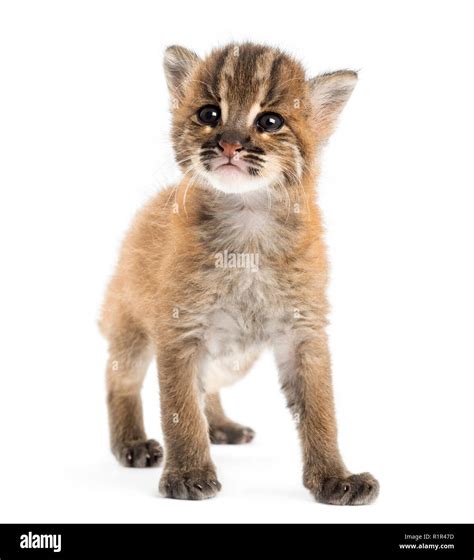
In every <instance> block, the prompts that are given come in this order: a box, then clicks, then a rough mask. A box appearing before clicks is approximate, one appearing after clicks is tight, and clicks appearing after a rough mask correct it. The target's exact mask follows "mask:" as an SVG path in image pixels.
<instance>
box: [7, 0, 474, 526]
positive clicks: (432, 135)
mask: <svg viewBox="0 0 474 560" xmlns="http://www.w3.org/2000/svg"><path fill="white" fill-rule="evenodd" d="M469 7H470V6H469V2H447V1H446V2H436V1H418V2H406V1H400V0H397V1H396V2H377V1H373V2H367V1H360V0H359V1H358V2H339V1H334V0H331V1H330V2H329V1H327V2H318V1H313V2H306V1H296V0H292V1H285V2H282V1H278V0H272V1H269V0H260V1H258V2H256V1H248V0H240V1H239V2H238V3H236V4H235V5H233V4H228V3H227V4H226V3H223V2H222V1H214V0H201V1H200V2H185V3H183V2H163V1H158V0H157V1H155V2H145V1H136V0H134V1H128V2H120V1H113V2H112V1H110V2H105V1H100V0H94V1H84V0H83V1H81V2H64V1H59V0H58V1H56V2H53V1H43V2H34V1H32V2H25V1H21V0H20V1H18V0H17V1H11V2H2V4H1V8H0V53H1V61H0V81H1V85H0V98H1V99H0V112H1V114H0V160H1V165H0V173H1V177H0V189H1V190H0V193H1V200H0V228H1V232H0V243H1V261H0V265H1V273H0V282H1V290H0V298H1V301H0V303H1V315H0V317H1V329H2V332H1V341H2V345H1V348H2V349H1V368H0V521H3V522H14V521H15V522H61V521H63V522H72V521H78V522H117V521H121V522H141V521H146V522H163V521H166V522H170V521H181V522H182V521H188V522H192V521H199V522H206V521H209V522H210V521H220V522H226V521H242V522H243V521H249V522H275V521H280V522H281V521H289V522H473V521H474V519H473V517H474V515H473V512H472V503H473V500H474V485H473V484H472V473H473V471H474V453H473V437H472V430H473V424H474V422H473V421H474V411H473V406H472V396H473V391H474V381H473V373H474V367H473V366H474V355H473V334H474V333H473V320H474V298H473V286H474V267H473V250H472V244H473V240H474V223H473V219H472V214H473V203H474V194H473V191H474V184H473V183H474V181H473V178H474V173H473V168H472V166H473V163H472V162H473V158H472V154H473V142H472V135H473V131H474V118H473V117H474V113H473V97H474V80H473V70H472V53H473V52H474V44H473V42H474V41H473V38H472V14H471V13H470V10H469ZM233 39H234V40H243V39H250V40H252V41H264V42H268V43H271V44H275V45H278V46H281V47H283V48H285V49H287V50H289V51H290V52H291V53H293V54H294V55H296V56H297V57H299V58H301V59H302V60H303V61H304V63H305V65H306V67H307V69H308V72H309V75H314V74H316V73H317V72H321V71H326V70H336V69H339V68H346V67H347V68H353V69H358V70H360V81H359V84H358V86H357V88H356V90H355V92H354V94H353V97H352V98H351V100H350V102H349V104H348V106H347V109H346V110H345V111H344V113H343V115H342V119H341V123H340V126H339V129H338V130H337V132H336V134H335V135H334V137H333V139H332V141H331V143H330V145H329V146H328V148H327V150H326V153H325V158H324V172H323V176H322V180H321V184H320V188H319V193H320V196H319V200H320V204H321V206H322V208H323V212H324V216H325V221H326V225H327V241H328V245H329V251H330V257H331V261H332V282H331V287H330V298H331V302H332V315H331V323H332V325H331V328H330V335H331V348H332V354H333V364H334V381H335V392H336V403H337V411H338V420H339V429H340V443H341V448H342V452H343V455H344V457H345V460H346V462H347V464H348V466H349V467H350V468H351V469H353V470H354V471H356V472H359V471H363V470H370V471H371V472H372V473H373V474H374V475H375V476H377V477H378V478H379V480H380V482H381V494H380V497H379V500H378V502H377V503H376V504H375V505H373V506H371V507H356V508H338V507H332V506H324V505H320V504H317V503H315V502H313V500H312V498H311V496H310V494H309V492H307V491H306V490H305V489H304V488H303V486H302V483H301V472H300V471H301V462H300V454H299V448H298V443H297V438H296V434H295V430H294V428H293V425H292V422H291V419H290V415H289V413H288V411H287V410H286V409H285V405H284V402H283V398H282V396H281V395H280V392H279V388H278V382H277V376H276V371H275V367H274V364H273V360H272V357H271V356H270V355H265V356H264V357H263V358H262V359H261V360H260V361H259V363H258V364H257V365H256V367H255V369H254V370H253V371H252V373H251V374H250V376H249V377H248V378H247V379H245V380H244V381H243V382H242V383H241V384H238V385H236V386H234V387H232V388H230V389H228V390H226V391H225V392H224V400H225V403H226V405H227V408H228V412H229V415H230V416H231V417H233V418H234V419H235V420H237V421H241V422H243V423H246V424H248V425H250V426H252V427H253V428H254V429H255V430H256V431H257V438H256V440H255V441H254V443H252V444H251V445H249V446H237V447H214V448H213V456H214V459H215V462H216V464H217V467H218V471H219V477H220V480H221V482H222V483H223V490H222V492H221V494H220V495H219V496H218V497H217V498H215V499H213V500H209V501H206V502H198V503H191V502H181V501H173V500H165V499H162V498H160V497H159V496H158V493H157V486H158V479H159V476H160V474H161V469H151V470H132V469H124V468H121V467H119V466H118V464H117V463H116V462H115V459H114V458H113V457H112V455H111V454H110V453H109V450H108V431H107V423H106V408H105V391H104V380H103V370H104V363H105V360H106V344H105V341H103V340H102V339H101V337H100V335H99V333H98V330H97V327H96V320H97V316H98V310H99V307H100V303H101V298H102V295H103V291H104V287H105V284H106V282H107V279H108V277H109V276H110V274H111V273H112V270H113V266H114V262H115V259H116V256H117V252H118V248H119V244H120V240H121V238H122V236H123V234H124V232H125V231H126V228H127V226H128V224H129V223H130V220H131V218H132V216H133V214H134V212H135V211H136V209H137V208H139V207H140V206H141V205H142V204H143V202H144V201H145V200H146V199H147V198H148V197H149V196H151V195H152V194H153V193H155V192H156V191H157V190H158V189H159V188H161V187H163V186H164V185H166V184H167V183H169V182H170V181H171V180H173V179H174V178H175V177H176V175H177V173H176V170H175V168H174V164H173V156H172V153H171V151H170V147H169V145H168V132H169V116H168V112H167V107H168V101H167V91H166V87H165V82H164V78H163V72H162V52H163V49H164V47H165V46H166V45H169V44H174V43H178V44H183V45H186V46H188V47H190V48H193V49H195V50H196V51H197V52H198V53H200V54H204V53H206V52H208V51H209V50H210V49H211V48H212V47H214V46H216V45H222V44H225V43H226V42H228V41H229V40H233ZM157 391H158V389H157V382H156V371H155V369H154V368H152V370H151V371H150V375H149V376H148V378H147V381H146V385H145V388H144V401H145V409H146V423H147V428H148V433H149V436H150V437H157V438H161V432H160V427H159V407H158V395H157Z"/></svg>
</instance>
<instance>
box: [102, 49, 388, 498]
mask: <svg viewBox="0 0 474 560" xmlns="http://www.w3.org/2000/svg"><path fill="white" fill-rule="evenodd" d="M165 68H166V72H167V78H168V84H169V88H170V92H171V95H172V107H173V131H172V138H173V143H174V147H175V151H176V157H177V160H178V162H179V164H180V166H181V168H182V170H183V172H184V178H183V180H182V182H181V183H180V184H179V185H177V186H176V187H170V188H168V189H166V190H164V191H163V192H161V193H160V194H158V195H157V196H156V197H155V198H153V199H152V200H151V201H150V202H149V203H148V204H147V206H146V207H145V208H144V209H143V210H142V211H141V212H140V213H139V214H138V215H137V217H136V218H135V220H134V223H133V225H132V227H131V229H130V231H129V233H128V235H127V237H126V239H125V241H124V244H123V248H122V252H121V256H120V260H119V263H118V266H117V270H116V272H115V275H114V277H113V279H112V281H111V283H110V286H109V289H108V292H107V296H106V299H105V303H104V308H103V316H102V320H101V327H102V332H103V333H104V335H105V336H106V337H107V338H108V340H109V342H110V358H109V363H108V368H107V388H108V404H109V417H110V429H111V444H112V450H113V451H114V453H115V454H116V456H117V457H118V458H119V460H120V461H121V462H122V463H123V464H126V465H128V466H149V465H153V464H156V463H157V462H158V461H159V460H160V458H161V449H160V447H159V445H158V444H157V443H156V442H153V441H152V440H147V439H146V435H145V431H144V427H143V418H142V411H141V400H140V388H141V384H142V381H143V377H144V374H145V372H146V369H147V366H148V364H149V361H150V359H151V356H152V355H153V354H156V356H157V360H158V370H159V382H160V396H161V410H162V423H163V433H164V437H165V449H166V464H165V468H164V472H163V476H162V478H161V483H160V490H161V492H162V493H163V494H164V495H165V496H168V497H172V498H186V499H201V498H206V497H210V496H213V495H214V494H216V493H217V492H218V490H219V489H220V484H219V482H218V480H217V477H216V472H215V467H214V465H213V463H212V459H211V455H210V447H209V443H210V441H213V442H215V443H245V442H247V441H250V440H251V439H252V438H253V435H254V433H253V431H252V430H251V429H250V428H245V427H243V426H241V425H239V424H236V423H235V422H233V421H231V420H229V419H228V418H227V417H226V415H225V413H224V411H223V409H222V405H221V403H220V400H219V395H218V390H219V388H220V386H223V385H225V384H229V383H230V382H233V381H234V380H236V379H237V378H239V377H241V376H242V375H244V374H245V373H246V372H247V371H248V369H249V368H250V367H251V365H252V363H253V361H254V360H255V359H256V357H257V356H258V354H259V352H260V351H261V349H262V348H263V347H265V346H266V345H267V344H270V345H272V346H273V347H274V349H275V354H276V357H277V363H278V368H279V372H280V378H281V383H282V388H283V390H284V392H285V395H286V397H287V399H288V405H289V407H290V409H291V411H292V413H293V414H294V417H295V420H296V422H297V424H298V428H299V432H300V438H301V443H302V448H303V459H304V484H305V486H306V487H307V488H309V489H310V490H311V492H312V493H313V494H314V496H315V497H316V498H317V499H318V500H320V501H323V502H326V503H331V504H362V503H369V502H370V501H372V500H373V499H374V498H375V497H376V495H377V492H378V484H377V482H376V480H375V479H374V478H373V477H372V476H371V475H369V474H367V473H364V474H362V475H350V473H349V472H348V470H347V469H346V467H345V466H344V463H343V461H342V459H341V457H340V454H339V451H338V446H337V433H336V423H335V418H334V405H333V395H332V383H331V371H330V357H329V351H328V344H327V337H326V333H325V327H326V315H327V311H328V305H327V301H326V295H325V291H326V282H327V262H326V256H325V247H324V242H323V231H322V225H321V217H320V213H319V210H318V208H317V206H316V204H315V201H314V198H315V197H314V188H315V184H316V180H317V177H318V174H319V165H318V154H319V152H320V148H321V147H322V145H323V144H324V142H325V141H326V139H327V138H328V136H329V135H330V133H331V132H332V130H333V128H334V125H335V122H336V118H337V116H338V114H339V113H340V111H341V110H342V107H343V106H344V104H345V102H346V101H347V99H348V97H349V96H350V93H351V91H352V88H353V87H354V84H355V78H356V76H355V74H354V73H353V72H349V71H342V72H336V73H334V74H328V75H323V76H320V77H318V78H315V79H314V80H307V79H306V77H305V74H304V71H303V69H302V67H301V66H300V65H299V63H297V62H296V61H294V60H293V59H292V58H291V57H289V56H288V55H286V54H284V53H282V52H280V51H278V50H277V49H271V48H268V47H264V46H260V45H252V44H245V45H230V46H228V47H226V48H224V49H218V50H216V51H214V52H213V53H211V55H210V56H209V57H208V58H206V59H205V60H201V59H199V58H198V57H197V56H196V55H195V54H194V53H192V52H191V51H187V50H186V49H183V48H181V47H171V48H170V49H168V51H167V55H166V59H165ZM207 104H212V105H218V106H220V107H221V110H222V123H220V124H219V125H218V126H217V127H216V128H214V129H211V127H209V126H202V125H201V124H200V123H198V122H196V116H195V115H196V111H197V110H198V109H199V107H201V106H203V105H207ZM254 110H255V111H256V114H257V113H259V112H261V111H266V110H271V111H275V112H278V113H279V114H280V115H282V116H283V118H284V121H285V126H284V127H283V128H282V129H281V130H280V131H278V132H274V133H265V132H264V133H262V132H261V131H259V130H257V129H256V128H255V126H253V121H252V120H251V118H253V117H249V115H252V114H253V113H252V111H254ZM224 119H225V122H224ZM249 119H250V120H249ZM216 135H217V136H216ZM219 138H221V139H222V138H228V139H229V138H230V139H236V138H237V139H238V141H239V142H240V143H241V144H242V145H243V146H244V149H243V151H242V154H243V155H241V157H242V158H243V159H245V161H246V164H247V165H255V166H256V170H255V171H254V172H253V178H254V179H255V180H261V181H263V182H262V185H264V186H263V187H259V188H258V189H255V190H252V191H250V192H246V193H245V194H240V193H239V192H230V193H227V192H224V193H223V192H220V191H218V190H215V189H214V188H211V187H210V186H209V184H208V183H207V182H206V179H205V175H206V173H207V172H209V161H212V159H213V158H214V157H217V155H219V148H218V142H219ZM229 141H231V140H229ZM232 141H233V140H232ZM265 181H267V182H266V183H265ZM224 186H225V185H224ZM226 251H227V252H229V253H232V254H239V255H244V254H245V255H257V256H258V270H249V268H248V267H246V268H244V267H226V266H223V267H219V266H217V264H216V263H217V262H218V261H217V260H216V257H217V256H218V255H220V256H222V255H223V254H224V253H225V252H226ZM220 370H222V371H220Z"/></svg>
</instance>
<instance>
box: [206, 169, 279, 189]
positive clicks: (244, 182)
mask: <svg viewBox="0 0 474 560" xmlns="http://www.w3.org/2000/svg"><path fill="white" fill-rule="evenodd" d="M206 180H207V182H208V183H209V184H210V185H211V187H213V188H215V189H216V190H218V191H221V192H224V193H227V194H236V193H247V192H250V191H255V190H258V189H264V188H266V187H267V186H268V184H269V180H268V178H266V177H252V176H251V175H249V174H248V173H247V172H245V171H242V170H241V169H239V168H237V167H234V166H230V165H229V166H227V165H225V166H221V167H219V168H217V169H216V170H215V171H211V172H210V173H206Z"/></svg>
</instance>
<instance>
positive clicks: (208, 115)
mask: <svg viewBox="0 0 474 560" xmlns="http://www.w3.org/2000/svg"><path fill="white" fill-rule="evenodd" d="M197 118H198V119H199V121H200V122H201V123H202V124H207V125H208V126H216V124H217V123H218V122H219V119H220V118H221V110H220V109H219V107H217V106H216V105H204V107H201V108H200V109H199V110H198V112H197Z"/></svg>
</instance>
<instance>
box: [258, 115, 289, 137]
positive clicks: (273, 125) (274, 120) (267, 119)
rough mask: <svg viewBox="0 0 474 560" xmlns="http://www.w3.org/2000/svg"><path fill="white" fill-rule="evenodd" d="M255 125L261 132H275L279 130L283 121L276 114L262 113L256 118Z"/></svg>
mask: <svg viewBox="0 0 474 560" xmlns="http://www.w3.org/2000/svg"><path fill="white" fill-rule="evenodd" d="M255 124H256V126H257V128H258V129H259V130H260V131H262V132H275V131H276V130H280V128H281V127H282V126H283V125H284V124H285V121H284V120H283V117H282V116H280V115H279V114H278V113H262V114H261V115H259V116H258V117H257V120H256V121H255Z"/></svg>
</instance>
